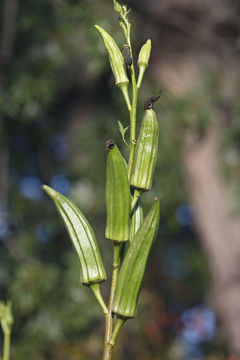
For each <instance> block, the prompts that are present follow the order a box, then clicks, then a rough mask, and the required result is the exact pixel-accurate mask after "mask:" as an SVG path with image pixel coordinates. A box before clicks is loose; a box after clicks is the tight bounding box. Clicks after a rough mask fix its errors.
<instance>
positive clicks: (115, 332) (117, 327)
mask: <svg viewBox="0 0 240 360" xmlns="http://www.w3.org/2000/svg"><path fill="white" fill-rule="evenodd" d="M125 321H126V320H125V319H121V318H117V321H116V325H115V327H114V330H113V333H112V336H111V339H110V341H109V346H111V348H113V347H114V345H115V342H116V338H117V336H118V333H119V330H120V329H121V327H122V325H123V324H124V323H125Z"/></svg>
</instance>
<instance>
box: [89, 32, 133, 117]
mask: <svg viewBox="0 0 240 360" xmlns="http://www.w3.org/2000/svg"><path fill="white" fill-rule="evenodd" d="M95 28H96V29H97V30H98V32H99V33H100V35H101V36H102V38H103V41H104V44H105V47H106V49H107V52H108V55H109V61H110V66H111V69H112V72H113V75H114V77H115V82H116V85H117V86H118V87H120V89H121V91H122V93H123V96H124V98H125V101H126V104H127V107H128V110H131V103H130V99H129V95H128V83H129V80H128V77H127V72H126V66H125V62H124V58H123V55H122V53H121V51H120V49H119V47H118V46H117V44H116V42H115V41H114V39H113V38H112V37H111V35H109V34H108V33H107V32H106V31H105V30H104V29H102V28H101V27H100V26H98V25H95Z"/></svg>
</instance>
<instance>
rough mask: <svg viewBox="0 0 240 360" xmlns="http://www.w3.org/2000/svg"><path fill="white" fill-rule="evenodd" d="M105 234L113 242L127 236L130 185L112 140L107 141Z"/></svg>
mask: <svg viewBox="0 0 240 360" xmlns="http://www.w3.org/2000/svg"><path fill="white" fill-rule="evenodd" d="M107 148H108V156H107V174H106V178H107V179H106V210H107V222H106V228H105V236H106V238H107V239H109V240H112V241H115V242H124V241H127V240H128V238H129V215H130V201H131V194H130V186H129V182H128V175H127V169H126V165H125V161H124V159H123V157H122V155H121V153H120V151H119V150H118V147H117V145H115V143H114V142H113V140H109V141H108V143H107Z"/></svg>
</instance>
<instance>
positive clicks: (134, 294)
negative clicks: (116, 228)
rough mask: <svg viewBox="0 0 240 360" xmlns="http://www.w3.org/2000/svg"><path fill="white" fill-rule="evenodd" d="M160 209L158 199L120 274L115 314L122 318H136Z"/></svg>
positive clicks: (130, 249) (135, 239) (114, 307)
mask: <svg viewBox="0 0 240 360" xmlns="http://www.w3.org/2000/svg"><path fill="white" fill-rule="evenodd" d="M159 214H160V207H159V201H158V199H157V198H154V202H153V206H152V208H151V210H150V211H149V213H148V215H147V216H146V217H145V219H144V220H143V222H142V224H141V226H140V227H139V229H138V231H137V233H136V235H135V237H134V239H133V241H132V242H131V244H130V247H129V249H128V251H127V254H126V256H125V258H124V260H123V264H122V267H121V270H120V273H119V278H118V286H117V290H116V294H115V297H114V304H113V312H114V313H115V314H116V315H117V316H118V317H120V318H123V319H128V318H132V317H134V316H135V311H136V305H137V300H138V295H139V292H140V288H141V285H142V281H143V276H144V273H145V268H146V264H147V260H148V257H149V253H150V250H151V247H152V244H153V242H154V239H155V237H156V234H157V231H158V225H159Z"/></svg>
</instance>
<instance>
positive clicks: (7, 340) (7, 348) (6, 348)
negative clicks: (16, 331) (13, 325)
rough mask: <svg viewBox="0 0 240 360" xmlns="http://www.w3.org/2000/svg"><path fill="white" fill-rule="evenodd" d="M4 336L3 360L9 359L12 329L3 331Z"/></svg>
mask: <svg viewBox="0 0 240 360" xmlns="http://www.w3.org/2000/svg"><path fill="white" fill-rule="evenodd" d="M3 336H4V340H3V360H9V357H10V338H11V331H10V330H8V331H3Z"/></svg>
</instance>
